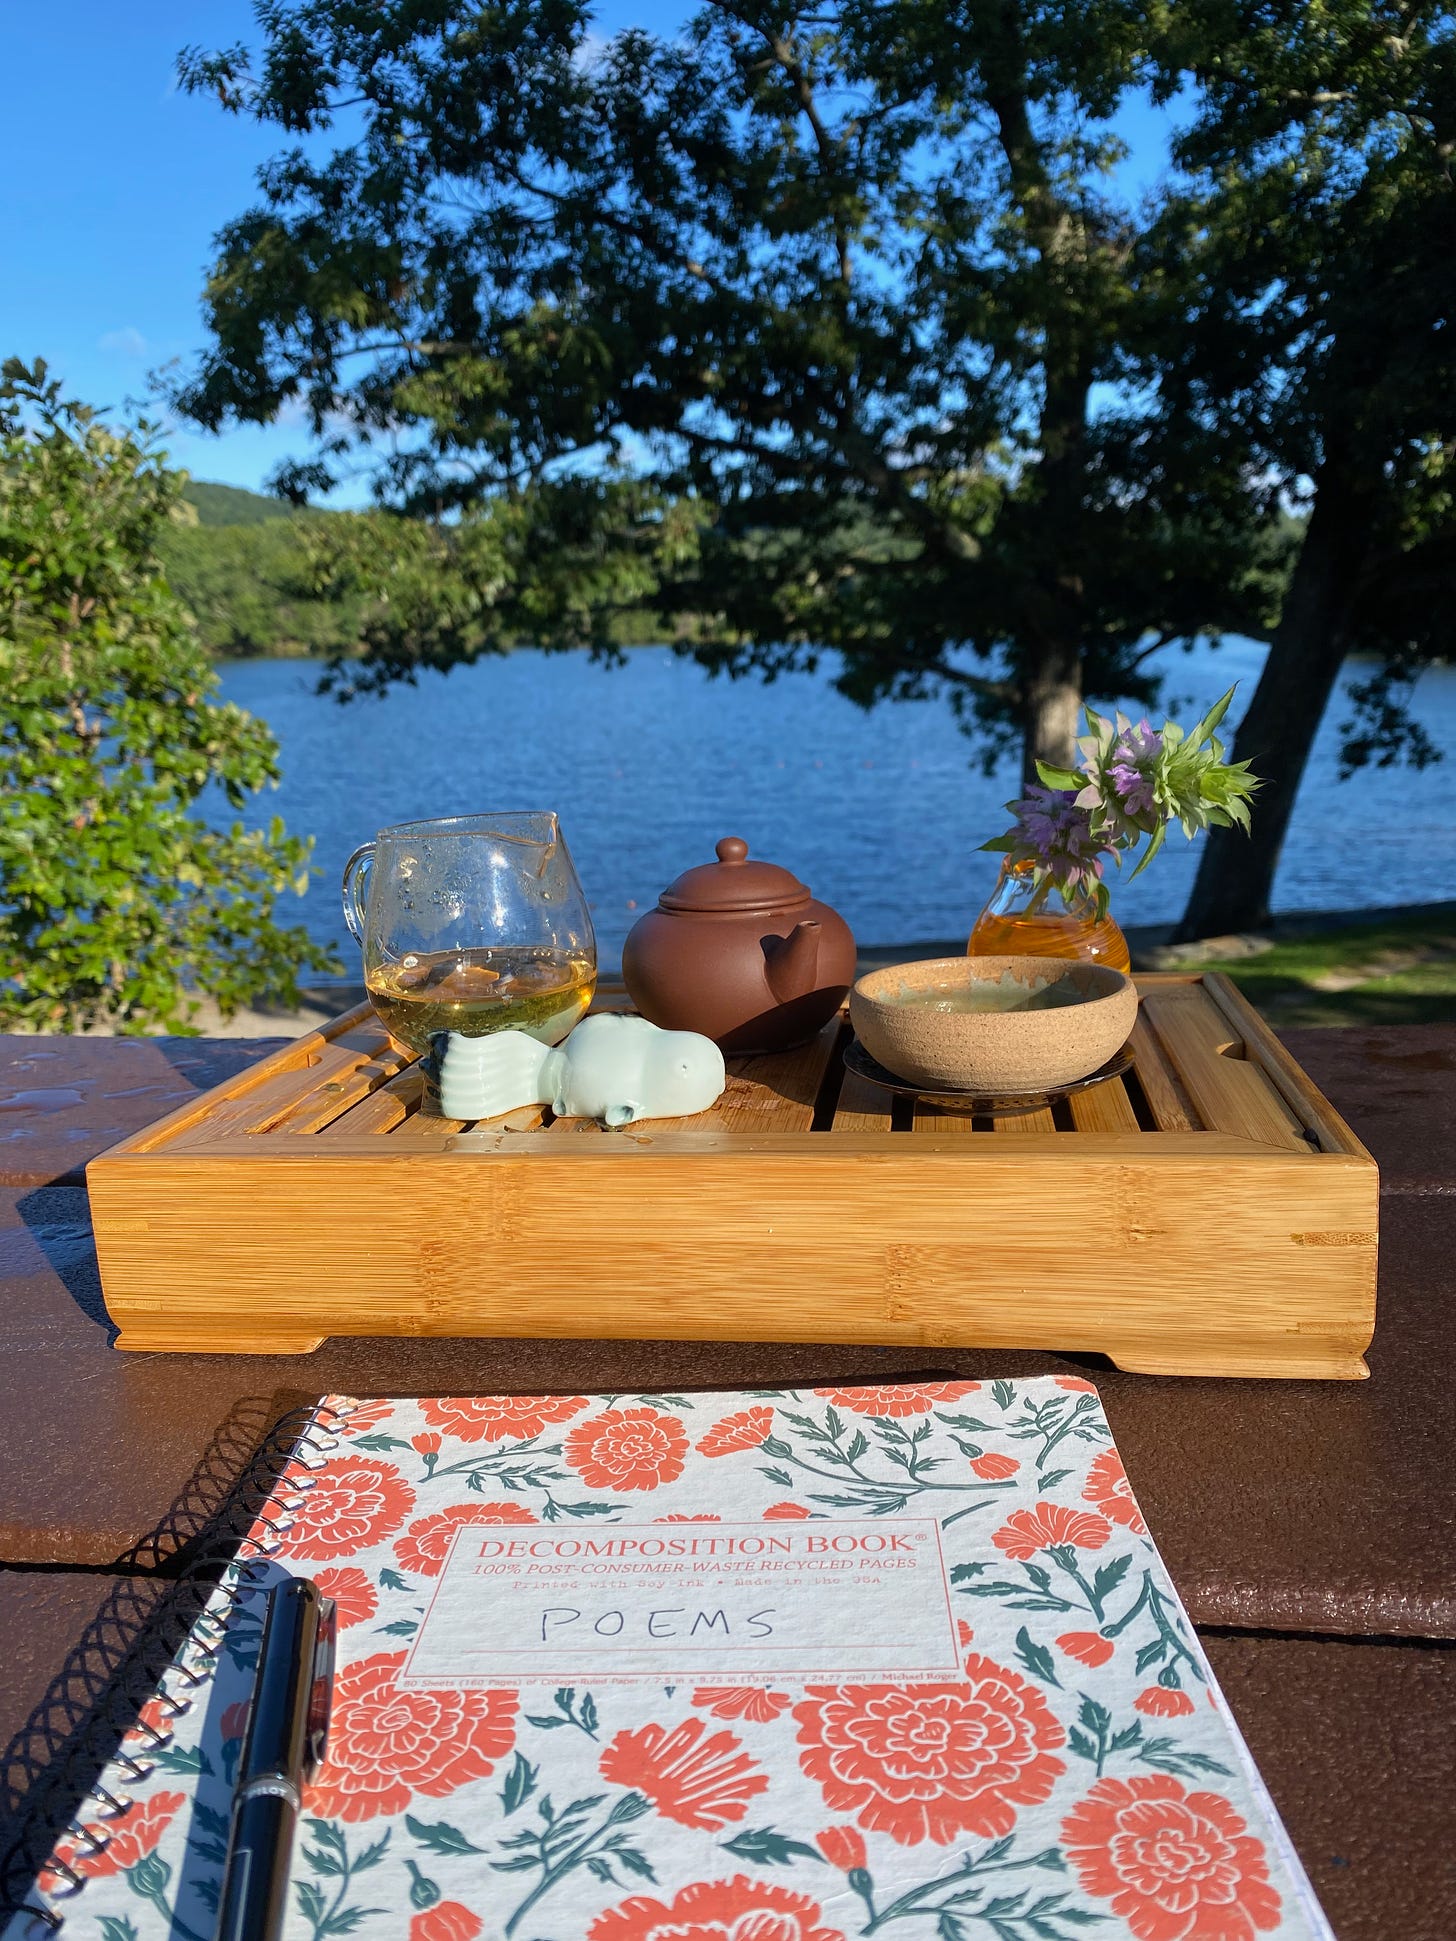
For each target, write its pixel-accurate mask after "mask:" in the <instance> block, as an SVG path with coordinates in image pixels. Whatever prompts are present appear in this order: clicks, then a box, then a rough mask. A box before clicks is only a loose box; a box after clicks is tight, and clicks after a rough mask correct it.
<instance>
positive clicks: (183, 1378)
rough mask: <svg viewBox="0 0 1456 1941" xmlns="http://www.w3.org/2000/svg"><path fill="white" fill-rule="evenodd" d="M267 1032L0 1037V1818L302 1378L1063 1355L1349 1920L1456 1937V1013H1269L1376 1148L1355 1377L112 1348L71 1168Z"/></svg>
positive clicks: (17, 1803)
mask: <svg viewBox="0 0 1456 1941" xmlns="http://www.w3.org/2000/svg"><path fill="white" fill-rule="evenodd" d="M277 1042H278V1041H277V1040H248V1041H242V1040H199V1039H191V1040H188V1039H57V1038H41V1039H37V1038H16V1037H11V1038H4V1037H0V1354H3V1362H0V1366H3V1369H4V1391H5V1410H4V1421H5V1442H4V1462H3V1465H0V1639H3V1648H0V1744H4V1745H5V1747H6V1754H5V1762H4V1781H3V1793H0V1821H3V1820H5V1819H6V1818H10V1819H12V1820H13V1818H14V1816H15V1815H16V1814H17V1813H18V1812H19V1811H21V1810H22V1808H23V1804H24V1799H25V1796H26V1794H27V1793H28V1792H29V1791H30V1790H31V1789H32V1788H33V1787H34V1786H35V1785H36V1783H37V1782H38V1778H39V1777H40V1775H42V1774H43V1773H44V1772H45V1770H46V1769H47V1767H48V1764H49V1762H51V1761H53V1760H54V1759H55V1758H56V1757H57V1756H58V1751H59V1750H60V1749H62V1748H63V1747H64V1744H65V1742H66V1739H67V1736H68V1734H72V1735H73V1734H75V1733H78V1732H80V1731H81V1730H82V1729H83V1727H84V1722H85V1716H86V1710H87V1707H88V1705H93V1704H94V1703H95V1702H96V1692H97V1678H98V1673H97V1671H96V1669H95V1667H96V1665H97V1664H101V1665H103V1666H104V1664H105V1663H106V1662H107V1661H108V1660H107V1654H108V1652H114V1651H115V1650H116V1649H118V1648H119V1642H118V1641H122V1640H124V1639H125V1638H126V1637H127V1636H129V1635H135V1633H136V1632H137V1631H138V1629H139V1628H140V1627H141V1626H142V1625H144V1623H145V1621H146V1618H147V1615H148V1613H149V1612H150V1611H152V1610H153V1609H154V1608H155V1607H156V1605H157V1603H158V1601H159V1599H160V1598H161V1597H162V1596H163V1595H164V1593H165V1588H166V1585H167V1584H168V1582H169V1581H170V1580H171V1579H172V1578H173V1577H175V1575H176V1574H177V1572H178V1571H179V1570H180V1569H181V1568H182V1567H183V1565H184V1564H185V1562H186V1559H187V1557H188V1555H189V1554H190V1553H191V1552H192V1551H193V1550H195V1549H196V1547H197V1546H198V1544H199V1543H200V1542H201V1541H202V1540H203V1539H204V1537H205V1533H206V1532H207V1530H208V1527H209V1523H210V1521H211V1519H213V1518H214V1517H215V1516H216V1515H217V1513H218V1511H219V1510H220V1508H221V1506H222V1504H223V1503H224V1501H225V1499H226V1497H227V1495H228V1492H229V1490H230V1489H231V1487H232V1485H233V1484H234V1483H235V1481H236V1479H237V1478H238V1476H239V1475H240V1474H241V1473H242V1471H243V1470H244V1468H245V1467H246V1465H247V1463H248V1462H249V1460H250V1458H251V1456H252V1455H253V1453H254V1452H255V1451H256V1449H257V1448H258V1446H259V1444H260V1443H261V1442H262V1440H263V1439H264V1437H265V1436H266V1435H267V1433H268V1431H269V1429H270V1428H271V1427H272V1426H273V1425H274V1424H275V1423H276V1422H277V1421H278V1419H279V1418H280V1417H281V1416H282V1415H284V1414H285V1413H286V1412H287V1411H288V1410H289V1409H291V1408H293V1407H295V1406H297V1405H299V1404H300V1403H303V1402H306V1401H307V1400H309V1399H311V1398H312V1397H314V1396H317V1395H318V1394H320V1393H322V1392H324V1391H328V1390H342V1391H345V1392H349V1393H354V1394H370V1393H393V1394H429V1393H442V1392H443V1393H460V1392H487V1393H500V1392H509V1391H511V1390H513V1389H515V1390H531V1391H539V1390H542V1389H553V1388H565V1389H567V1390H569V1391H580V1390H589V1389H607V1390H611V1389H624V1388H628V1387H630V1388H632V1389H634V1390H635V1389H640V1388H642V1387H644V1386H647V1387H651V1386H652V1385H654V1384H658V1385H665V1386H667V1387H669V1388H671V1389H682V1388H689V1387H698V1388H705V1387H733V1386H738V1385H743V1386H792V1385H795V1384H798V1385H810V1384H815V1383H829V1382H847V1381H855V1380H865V1379H869V1378H873V1379H876V1380H883V1379H887V1378H890V1377H894V1376H912V1375H919V1376H925V1375H928V1374H931V1373H934V1374H938V1375H951V1376H974V1377H977V1378H982V1379H994V1378H996V1377H998V1376H1018V1375H1028V1374H1038V1373H1040V1374H1046V1373H1051V1374H1056V1373H1064V1374H1080V1375H1085V1376H1090V1377H1091V1378H1092V1379H1093V1380H1095V1381H1096V1383H1097V1385H1098V1387H1099V1389H1100V1390H1101V1392H1102V1395H1103V1398H1104V1401H1105V1404H1106V1408H1107V1412H1108V1415H1109V1418H1110V1420H1111V1423H1112V1427H1113V1431H1114V1434H1115V1435H1116V1438H1117V1441H1118V1444H1119V1446H1120V1448H1121V1450H1122V1453H1123V1455H1124V1458H1125V1460H1126V1462H1127V1466H1128V1469H1129V1472H1130V1473H1131V1475H1132V1478H1133V1482H1134V1486H1135V1487H1136V1489H1137V1492H1138V1495H1139V1498H1140V1500H1141V1502H1142V1504H1143V1507H1144V1509H1145V1511H1146V1513H1147V1516H1148V1519H1149V1523H1150V1525H1151V1527H1152V1529H1153V1531H1154V1534H1155V1535H1156V1537H1157V1540H1158V1542H1159V1545H1160V1547H1161V1549H1162V1551H1163V1554H1164V1556H1165V1557H1166V1559H1167V1562H1168V1565H1169V1568H1170V1569H1171V1571H1172V1573H1173V1576H1174V1578H1175V1580H1176V1582H1177V1583H1178V1585H1179V1588H1180V1590H1181V1591H1182V1594H1183V1597H1184V1600H1185V1602H1186V1604H1187V1606H1188V1608H1189V1611H1190V1613H1191V1615H1192V1617H1193V1620H1194V1622H1195V1623H1196V1624H1197V1625H1198V1626H1199V1629H1200V1631H1201V1633H1202V1635H1203V1637H1204V1641H1205V1643H1206V1645H1207V1648H1208V1650H1209V1653H1210V1656H1211V1657H1212V1659H1213V1661H1214V1665H1215V1668H1216V1670H1217V1671H1218V1674H1219V1676H1220V1678H1221V1680H1222V1681H1223V1683H1224V1688H1225V1690H1226V1692H1227V1694H1228V1697H1229V1699H1230V1701H1231V1702H1232V1704H1233V1707H1234V1710H1235V1712H1236V1713H1237V1715H1238V1717H1239V1720H1240V1723H1241V1725H1242V1727H1243V1729H1244V1732H1245V1735H1246V1737H1247V1738H1248V1740H1249V1743H1250V1745H1251V1747H1252V1749H1253V1752H1254V1755H1255V1757H1256V1758H1257V1759H1258V1760H1259V1762H1260V1765H1261V1767H1262V1769H1263V1772H1264V1775H1265V1778H1266V1780H1267V1781H1268V1783H1269V1786H1270V1790H1271V1792H1272V1793H1273V1795H1274V1797H1275V1800H1276V1802H1277V1803H1278V1805H1279V1807H1280V1809H1281V1811H1282V1812H1283V1814H1284V1817H1285V1820H1286V1823H1287V1825H1288V1827H1289V1830H1290V1832H1291V1834H1292V1836H1293V1838H1294V1841H1295V1844H1296V1845H1297V1846H1298V1848H1299V1850H1300V1853H1301V1855H1302V1857H1303V1859H1304V1862H1305V1865H1306V1867H1307V1868H1308V1870H1309V1873H1310V1875H1311V1878H1312V1879H1313V1881H1314V1884H1315V1887H1316V1890H1317V1892H1318V1893H1319V1894H1320V1897H1321V1899H1322V1901H1323V1902H1324V1905H1325V1907H1326V1909H1327V1911H1328V1912H1329V1915H1330V1918H1331V1920H1332V1922H1333V1925H1334V1927H1335V1929H1336V1932H1337V1933H1338V1934H1339V1935H1340V1936H1341V1941H1393V1937H1395V1936H1399V1937H1401V1941H1448V1937H1449V1936H1451V1935H1452V1934H1456V1857H1453V1856H1456V1843H1453V1841H1452V1839H1451V1833H1452V1830H1453V1826H1452V1813H1451V1806H1450V1801H1451V1794H1452V1788H1451V1783H1450V1782H1451V1746H1452V1744H1453V1743H1456V1463H1453V1460H1452V1440H1453V1438H1452V1431H1453V1426H1456V1410H1453V1405H1452V1386H1451V1378H1450V1373H1449V1369H1448V1365H1447V1349H1448V1344H1449V1342H1450V1341H1451V1339H1452V1335H1453V1320H1456V1024H1453V1025H1450V1026H1447V1025H1423V1026H1406V1027H1396V1026H1387V1027H1379V1028H1372V1029H1360V1028H1357V1029H1352V1030H1345V1031H1323V1032H1319V1031H1300V1032H1290V1033H1287V1034H1286V1042H1287V1043H1288V1045H1289V1046H1290V1049H1291V1050H1292V1051H1293V1052H1294V1054H1295V1056H1296V1057H1297V1058H1298V1059H1299V1060H1300V1062H1301V1063H1302V1064H1303V1065H1304V1066H1305V1068H1306V1069H1307V1070H1308V1071H1309V1072H1310V1074H1311V1075H1312V1076H1313V1078H1314V1079H1315V1081H1316V1082H1317V1083H1318V1084H1319V1085H1320V1087H1321V1088H1322V1089H1323V1090H1324V1091H1325V1093H1326V1094H1327V1096H1328V1097H1329V1098H1330V1099H1331V1101H1332V1102H1333V1103H1334V1105H1335V1106H1336V1107H1337V1109H1338V1110H1339V1111H1340V1112H1341V1113H1343V1114H1344V1116H1345V1117H1346V1118H1347V1119H1348V1120H1349V1121H1350V1123H1351V1125H1352V1126H1353V1127H1354V1129H1355V1131H1356V1133H1357V1134H1358V1135H1359V1136H1360V1137H1361V1138H1362V1139H1363V1140H1364V1141H1365V1143H1366V1144H1367V1146H1368V1147H1369V1148H1370V1150H1371V1151H1372V1152H1373V1153H1374V1155H1375V1157H1376V1159H1377V1160H1378V1161H1379V1163H1380V1167H1381V1269H1380V1292H1379V1303H1380V1305H1379V1313H1378V1319H1377V1325H1376V1334H1375V1340H1374V1343H1373V1346H1372V1348H1371V1349H1370V1351H1369V1355H1368V1360H1369V1365H1370V1368H1371V1373H1372V1379H1371V1380H1370V1381H1368V1382H1364V1383H1318V1382H1254V1381H1215V1380H1207V1379H1195V1378H1161V1377H1153V1376H1146V1375H1128V1374H1122V1373H1119V1372H1118V1371H1116V1370H1114V1369H1111V1368H1109V1367H1106V1366H1103V1365H1102V1364H1101V1363H1100V1362H1099V1360H1098V1358H1097V1357H1092V1356H1075V1357H1074V1356H1056V1355H1049V1354H1046V1353H1041V1352H1037V1353H1014V1352H1010V1351H995V1352H992V1351H987V1350H979V1349H944V1348H935V1349H925V1348H913V1347H896V1348H876V1347H868V1346H862V1345H861V1346H843V1345H834V1344H832V1343H825V1344H822V1345H803V1344H765V1343H752V1342H743V1343H735V1342H704V1343H691V1342H652V1341H599V1340H594V1341H566V1340H545V1341H538V1340H496V1339H478V1340H453V1339H399V1340H380V1339H362V1338H361V1339H346V1338H336V1339H332V1340H330V1341H329V1342H327V1343H326V1345H325V1346H324V1347H323V1348H322V1349H320V1350H319V1351H317V1352H316V1353H315V1354H313V1355H311V1356H307V1357H301V1358H287V1359H282V1360H278V1359H274V1358H271V1357H263V1356H232V1355H229V1356H199V1355H180V1354H179V1355H126V1354H121V1353H118V1352H117V1351H116V1350H115V1349H114V1348H113V1346H112V1337H113V1330H112V1329H111V1328H110V1326H109V1324H108V1319H107V1315H106V1310H105V1306H104V1302H103V1300H102V1297H101V1290H100V1284H99V1279H98V1275H97V1270H96V1261H95V1253H94V1249H93V1246H92V1241H91V1232H90V1225H89V1220H88V1210H87V1199H86V1192H85V1185H84V1168H85V1165H86V1162H87V1160H88V1159H90V1158H91V1157H92V1156H93V1155H94V1154H95V1153H97V1152H100V1151H102V1150H104V1149H105V1148H106V1147H108V1146H110V1145H112V1144H114V1143H115V1142H116V1141H117V1140H119V1139H121V1138H123V1137H125V1136H126V1135H127V1134H129V1133H131V1132H133V1131H136V1130H138V1129H139V1128H140V1127H142V1126H144V1125H146V1124H148V1123H150V1122H151V1121H152V1120H153V1119H155V1118H157V1117H159V1116H160V1115H161V1114H162V1113H163V1112H166V1111H168V1110H170V1109H171V1108H172V1107H174V1106H175V1105H178V1104H180V1103H182V1102H184V1101H185V1099H186V1098H188V1097H189V1096H191V1095H192V1094H194V1093H195V1092H198V1091H201V1090H204V1089H206V1088H208V1087H209V1086H211V1085H213V1084H215V1083H217V1082H218V1081H219V1080H221V1079H223V1078H225V1077H228V1076H230V1075H231V1074H232V1073H234V1072H236V1071H238V1070H239V1069H241V1068H242V1067H243V1066H244V1065H245V1064H247V1063H249V1062H251V1061H253V1060H255V1059H257V1058H259V1057H261V1056H263V1055H265V1054H266V1053H267V1052H268V1051H270V1050H272V1049H274V1048H275V1046H276V1044H277ZM1189 1238H1190V1244H1207V1245H1216V1244H1217V1236H1216V1235H1208V1236H1190V1237H1189ZM1068 1269H1069V1272H1074V1271H1075V1262H1074V1259H1072V1258H1071V1257H1070V1256H1069V1262H1068ZM827 1292H828V1290H826V1293H827ZM827 1311H832V1310H827ZM5 1844H7V1841H6V1837H5V1834H4V1831H3V1828H0V1846H3V1845H5Z"/></svg>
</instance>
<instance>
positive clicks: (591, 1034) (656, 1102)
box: [439, 1012, 728, 1127]
mask: <svg viewBox="0 0 1456 1941" xmlns="http://www.w3.org/2000/svg"><path fill="white" fill-rule="evenodd" d="M439 1079H440V1110H441V1111H442V1113H443V1114H444V1116H445V1117H446V1118H447V1119H494V1118H496V1117H497V1116H498V1115H499V1114H500V1113H502V1112H512V1111H514V1110H515V1108H516V1107H517V1106H518V1105H549V1106H550V1107H551V1110H552V1111H553V1112H554V1113H555V1114H556V1116H557V1118H558V1119H596V1120H597V1121H598V1122H599V1123H600V1124H602V1125H605V1126H614V1127H615V1126H625V1125H631V1124H632V1123H633V1122H634V1121H635V1120H637V1119H678V1118H686V1117H688V1116H689V1114H691V1113H694V1112H706V1111H707V1109H708V1107H709V1106H710V1105H712V1104H713V1103H714V1101H715V1100H717V1099H718V1098H720V1097H721V1096H722V1093H723V1088H724V1086H725V1085H726V1084H727V1082H728V1079H727V1072H726V1069H725V1067H724V1064H723V1054H722V1052H721V1051H719V1049H718V1047H717V1046H716V1045H715V1044H714V1043H713V1041H712V1039H711V1038H701V1037H699V1036H698V1034H697V1032H695V1031H663V1030H660V1029H659V1028H658V1026H657V1025H655V1024H649V1023H648V1022H647V1020H646V1018H624V1017H617V1016H615V1015H614V1014H613V1013H611V1012H600V1013H598V1014H597V1015H596V1016H595V1017H590V1018H585V1019H583V1020H582V1022H581V1023H580V1024H579V1025H578V1026H577V1027H576V1029H575V1031H573V1032H572V1034H571V1036H570V1037H569V1038H567V1040H566V1041H565V1043H564V1044H562V1045H560V1046H559V1047H557V1048H555V1049H553V1048H552V1047H551V1046H549V1045H543V1044H540V1043H538V1042H537V1040H536V1039H535V1038H529V1037H527V1035H526V1033H525V1032H524V1031H493V1032H490V1033H489V1034H488V1035H487V1036H485V1037H483V1038H467V1037H465V1036H464V1035H463V1034H462V1033H461V1032H458V1031H452V1032H450V1033H449V1034H448V1037H447V1041H446V1044H445V1046H444V1051H443V1056H442V1057H441V1059H440V1070H439Z"/></svg>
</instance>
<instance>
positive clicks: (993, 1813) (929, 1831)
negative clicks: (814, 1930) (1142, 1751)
mask: <svg viewBox="0 0 1456 1941" xmlns="http://www.w3.org/2000/svg"><path fill="white" fill-rule="evenodd" d="M794 1717H795V1718H796V1719H797V1720H798V1722H799V1744H800V1746H801V1747H802V1748H803V1750H802V1751H801V1752H800V1754H799V1764H800V1765H801V1767H802V1768H803V1770H804V1772H805V1773H806V1774H807V1776H808V1777H809V1778H810V1779H813V1780H815V1781H817V1782H818V1785H819V1789H820V1791H821V1792H822V1794H823V1795H824V1803H825V1805H826V1806H829V1807H831V1808H832V1809H833V1810H834V1811H835V1812H838V1813H852V1814H853V1815H854V1817H855V1818H856V1819H857V1820H858V1821H859V1824H860V1825H861V1826H862V1827H864V1828H865V1829H866V1830H867V1831H868V1832H871V1833H888V1834H889V1836H890V1838H891V1839H892V1840H898V1841H899V1842H900V1844H901V1845H902V1846H907V1847H910V1846H918V1845H919V1844H920V1842H921V1841H922V1840H933V1841H935V1842H936V1844H937V1845H938V1846H948V1845H949V1844H950V1843H951V1841H953V1840H956V1839H959V1838H960V1836H961V1835H962V1834H963V1833H979V1834H983V1835H986V1836H988V1837H995V1836H997V1835H1000V1834H1003V1833H1009V1832H1010V1831H1011V1828H1012V1826H1013V1825H1014V1823H1015V1820H1016V1808H1017V1807H1018V1806H1035V1805H1036V1804H1037V1803H1038V1802H1039V1801H1041V1800H1044V1799H1045V1798H1046V1797H1047V1795H1048V1794H1049V1793H1050V1792H1051V1790H1052V1788H1053V1786H1054V1785H1055V1784H1056V1782H1057V1780H1058V1778H1059V1777H1060V1776H1061V1774H1062V1773H1063V1772H1065V1771H1066V1767H1065V1765H1064V1764H1063V1762H1062V1761H1061V1760H1060V1759H1056V1758H1054V1757H1053V1756H1052V1754H1053V1750H1054V1748H1056V1747H1057V1746H1060V1745H1062V1744H1063V1743H1064V1742H1065V1739H1066V1734H1065V1732H1064V1731H1063V1730H1062V1727H1061V1726H1060V1724H1059V1723H1058V1722H1057V1720H1056V1719H1055V1718H1054V1717H1053V1715H1052V1713H1051V1712H1050V1711H1049V1710H1048V1709H1047V1705H1046V1701H1045V1700H1044V1699H1043V1698H1042V1696H1041V1694H1040V1692H1038V1691H1037V1690H1036V1689H1035V1688H1034V1687H1033V1686H1031V1685H1028V1684H1027V1683H1026V1681H1025V1680H1024V1679H1023V1678H1021V1677H1019V1676H1018V1675H1017V1674H1016V1673H1015V1672H1014V1671H1007V1670H1005V1669H1004V1668H1003V1667H1002V1666H1000V1665H997V1664H993V1663H992V1661H991V1660H990V1659H989V1658H983V1657H981V1656H980V1655H979V1654H978V1653H976V1652H972V1653H971V1654H970V1655H969V1657H968V1658H967V1659H966V1683H964V1684H961V1685H817V1686H816V1685H810V1686H807V1687H806V1688H805V1700H804V1703H803V1704H802V1705H796V1706H795V1707H794Z"/></svg>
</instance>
